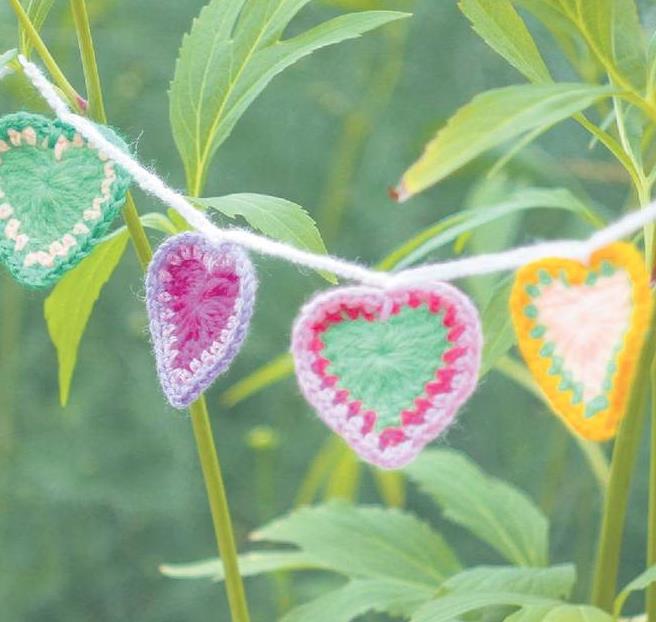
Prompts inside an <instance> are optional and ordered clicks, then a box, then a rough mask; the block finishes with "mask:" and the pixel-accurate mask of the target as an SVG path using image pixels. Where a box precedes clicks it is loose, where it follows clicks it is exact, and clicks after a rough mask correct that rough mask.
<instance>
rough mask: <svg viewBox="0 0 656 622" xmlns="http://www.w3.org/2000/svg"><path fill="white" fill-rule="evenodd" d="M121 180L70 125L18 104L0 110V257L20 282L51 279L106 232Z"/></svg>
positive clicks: (125, 181)
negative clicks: (12, 109)
mask: <svg viewBox="0 0 656 622" xmlns="http://www.w3.org/2000/svg"><path fill="white" fill-rule="evenodd" d="M103 133H105V134H106V135H108V136H109V138H110V139H111V140H112V141H113V142H116V143H117V144H121V145H123V146H125V145H124V144H123V143H122V141H121V140H120V139H119V138H118V137H116V136H115V135H113V134H111V132H110V131H109V130H108V129H107V128H103ZM129 184H130V178H129V176H128V175H127V173H125V172H124V171H123V170H122V169H121V168H119V167H117V166H116V165H115V164H114V163H113V162H112V161H110V160H108V159H107V156H106V155H104V154H103V153H102V152H100V151H98V150H97V149H95V148H93V147H91V146H90V145H89V144H88V143H87V141H86V140H85V139H84V138H82V136H81V135H80V134H78V133H77V132H76V131H75V129H74V128H72V127H70V126H68V125H66V124H64V123H61V122H60V121H56V120H55V121H51V120H49V119H47V118H45V117H42V116H40V115H34V114H28V113H24V112H19V113H16V114H12V115H8V116H6V117H3V118H2V119H0V260H2V261H4V262H5V263H6V265H7V267H8V268H9V270H10V272H11V274H12V275H13V276H14V278H15V279H16V280H18V281H19V282H21V283H23V284H25V285H28V286H31V287H43V286H46V285H50V284H52V283H53V282H55V281H56V280H57V279H58V278H59V277H60V276H61V275H62V274H63V273H64V272H65V271H67V270H69V269H71V268H72V267H74V266H75V265H76V264H77V263H79V262H80V261H81V260H82V259H83V258H84V257H85V256H86V255H88V254H89V252H90V251H91V250H92V248H93V245H94V244H95V242H97V241H98V240H99V239H100V238H101V237H102V236H103V235H104V234H105V233H106V232H107V229H108V228H109V225H110V224H111V222H112V220H113V219H114V217H115V216H116V214H117V213H118V210H119V209H120V207H121V205H122V204H123V202H124V201H125V194H126V192H127V189H128V187H129Z"/></svg>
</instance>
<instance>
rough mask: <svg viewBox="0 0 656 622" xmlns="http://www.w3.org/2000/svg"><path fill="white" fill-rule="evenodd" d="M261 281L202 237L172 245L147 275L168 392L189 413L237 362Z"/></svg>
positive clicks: (174, 240)
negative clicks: (256, 291) (216, 379)
mask: <svg viewBox="0 0 656 622" xmlns="http://www.w3.org/2000/svg"><path fill="white" fill-rule="evenodd" d="M256 288H257V280H256V278H255V271H254V269H253V266H252V264H251V262H250V260H249V258H248V256H247V255H246V253H245V252H244V251H243V250H242V249H241V248H239V247H238V246H235V245H234V244H230V243H213V242H211V241H209V240H208V239H207V238H206V237H205V236H203V235H201V234H198V233H181V234H179V235H175V236H173V237H171V238H169V239H168V240H167V241H166V242H165V243H164V244H162V245H161V246H160V247H159V248H158V250H157V252H156V253H155V255H154V257H153V260H152V262H151V264H150V266H149V268H148V273H147V275H146V303H147V307H148V315H149V317H150V332H151V335H152V340H153V345H154V348H155V358H156V361H157V372H158V374H159V379H160V382H161V384H162V389H163V390H164V394H165V395H166V398H167V399H168V401H169V402H170V404H171V405H172V406H173V407H175V408H180V409H182V408H186V407H187V406H189V405H190V404H191V403H192V402H193V401H194V400H196V399H197V398H198V397H199V396H200V395H201V393H202V392H203V391H204V390H205V389H207V387H209V386H210V384H212V382H213V381H214V379H215V378H216V377H217V376H218V375H219V374H221V373H223V372H224V371H226V369H228V367H229V365H230V363H231V362H232V360H233V359H234V358H235V356H236V355H237V353H238V352H239V349H240V347H241V345H242V343H243V341H244V339H245V337H246V334H247V332H248V326H249V323H250V319H251V316H252V314H253V306H254V303H255V290H256Z"/></svg>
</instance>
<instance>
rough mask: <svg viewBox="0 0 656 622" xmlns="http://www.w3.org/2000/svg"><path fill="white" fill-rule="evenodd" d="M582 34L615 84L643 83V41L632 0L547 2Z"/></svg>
mask: <svg viewBox="0 0 656 622" xmlns="http://www.w3.org/2000/svg"><path fill="white" fill-rule="evenodd" d="M551 4H552V5H554V6H556V8H558V10H559V11H560V12H561V13H562V14H563V15H565V16H566V17H567V18H568V19H569V20H570V21H571V22H572V24H574V25H575V26H576V27H577V28H578V30H579V32H580V33H581V34H582V36H583V38H584V40H585V41H586V43H587V45H588V47H589V49H590V51H591V52H592V53H593V54H594V55H595V56H596V57H597V60H598V61H599V62H600V63H601V64H602V65H603V66H604V68H605V69H606V71H607V72H608V74H609V76H610V77H611V78H612V79H613V81H615V82H616V84H617V85H621V86H622V87H624V85H625V84H629V85H632V86H633V87H635V88H637V89H641V88H642V86H643V85H644V83H645V57H646V50H645V38H644V33H643V31H642V27H641V25H640V20H639V16H638V8H637V6H636V3H635V0H586V1H585V2H580V0H558V2H555V3H554V2H551Z"/></svg>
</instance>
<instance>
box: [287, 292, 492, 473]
mask: <svg viewBox="0 0 656 622" xmlns="http://www.w3.org/2000/svg"><path fill="white" fill-rule="evenodd" d="M481 348H482V335H481V327H480V321H479V318H478V313H477V311H476V309H475V307H474V306H473V305H472V304H471V302H470V301H469V300H468V299H467V297H466V296H465V295H464V294H462V293H461V292H460V291H458V290H457V289H455V288H454V287H452V286H450V285H447V284H445V283H437V284H431V285H430V286H426V287H402V288H398V289H393V290H388V291H380V290H376V289H371V288H366V287H350V288H344V289H337V290H332V291H329V292H327V293H323V294H320V295H319V296H317V297H316V298H314V299H313V300H312V301H311V302H310V303H309V304H308V305H306V306H305V307H304V308H303V310H302V311H301V314H300V316H299V317H298V319H297V321H296V323H295V325H294V331H293V338H292V352H293V355H294V360H295V365H296V375H297V377H298V381H299V385H300V387H301V390H302V391H303V393H304V394H305V397H306V398H307V400H308V401H309V402H310V404H311V405H312V406H313V407H314V408H315V409H316V411H317V413H318V415H319V417H321V419H323V421H324V422H325V423H326V424H327V425H328V426H329V427H330V428H332V429H333V430H334V431H335V432H337V433H338V434H339V435H341V436H342V437H343V438H344V439H345V440H346V442H347V443H348V444H349V445H350V446H351V447H352V448H353V449H354V450H355V451H356V452H357V453H358V454H359V455H360V457H361V458H363V459H364V460H366V461H368V462H371V463H373V464H375V465H377V466H380V467H383V468H388V469H394V468H399V467H402V466H403V465H405V464H407V463H408V462H410V461H411V460H412V459H413V458H415V457H416V456H417V454H418V453H419V452H420V451H421V450H422V449H423V447H424V446H425V445H426V444H427V443H428V442H430V441H431V440H433V439H434V438H436V437H437V436H438V435H439V434H440V433H441V432H442V431H443V430H444V429H445V428H446V427H447V426H448V425H449V424H450V423H451V422H452V421H453V419H454V418H455V416H456V413H457V411H458V408H459V407H460V406H461V405H462V404H463V403H464V402H465V401H466V400H467V399H468V398H469V396H470V395H471V393H472V392H473V390H474V388H475V386H476V382H477V379H478V370H479V365H480V358H481Z"/></svg>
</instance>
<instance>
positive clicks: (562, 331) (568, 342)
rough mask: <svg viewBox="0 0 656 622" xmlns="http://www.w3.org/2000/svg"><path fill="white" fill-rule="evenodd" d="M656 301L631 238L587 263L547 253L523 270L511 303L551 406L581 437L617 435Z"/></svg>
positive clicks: (600, 438)
mask: <svg viewBox="0 0 656 622" xmlns="http://www.w3.org/2000/svg"><path fill="white" fill-rule="evenodd" d="M651 304H652V298H651V290H650V287H649V274H648V273H647V270H646V268H645V262H644V259H643V257H642V256H641V254H640V253H639V252H638V251H637V250H636V249H635V248H634V247H633V246H632V245H631V244H626V243H623V242H618V243H615V244H611V245H610V246H607V247H606V248H603V249H602V250H600V251H598V252H596V253H594V254H593V255H592V257H591V258H590V261H589V262H588V264H587V265H584V264H582V263H580V262H578V261H573V260H568V259H545V260H543V261H536V262H534V263H531V264H528V265H527V266H524V267H523V268H521V269H520V270H519V271H518V272H517V276H516V280H515V284H514V286H513V290H512V294H511V297H510V308H511V313H512V319H513V323H514V326H515V332H516V333H517V339H518V343H519V349H520V350H521V352H522V355H523V356H524V359H525V360H526V363H527V365H528V367H529V369H530V370H531V372H532V373H533V376H534V378H535V380H536V381H537V383H538V385H539V386H540V388H541V389H542V391H543V392H544V394H545V395H546V397H547V399H548V401H549V403H550V404H551V407H552V408H553V409H554V411H555V412H556V413H557V414H558V415H559V416H560V417H562V419H563V420H564V421H565V422H566V423H567V424H568V425H569V426H571V427H572V428H573V429H574V430H576V431H577V432H578V433H579V434H581V436H584V437H585V438H588V439H591V440H595V441H603V440H607V439H609V438H611V437H612V436H614V434H615V432H616V430H617V426H618V424H619V422H620V421H621V419H622V417H623V416H624V413H625V410H626V406H627V402H628V398H629V393H630V388H631V384H632V382H633V378H634V375H635V371H636V366H637V362H638V359H639V356H640V351H641V349H642V345H643V342H644V338H645V335H646V330H647V327H648V323H649V320H650V316H651Z"/></svg>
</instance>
